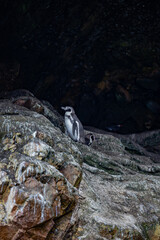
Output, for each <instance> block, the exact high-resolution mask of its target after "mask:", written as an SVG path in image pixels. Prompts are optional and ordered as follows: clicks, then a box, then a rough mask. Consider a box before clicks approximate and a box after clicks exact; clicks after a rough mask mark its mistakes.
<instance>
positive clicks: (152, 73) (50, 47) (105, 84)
mask: <svg viewBox="0 0 160 240" xmlns="http://www.w3.org/2000/svg"><path fill="white" fill-rule="evenodd" d="M0 5H1V6H0V32H1V39H0V90H1V92H2V91H11V90H14V89H18V88H24V89H28V90H30V91H31V92H33V94H34V95H35V96H36V97H37V98H39V99H45V100H47V101H49V102H50V103H51V104H52V105H53V106H54V107H55V109H57V110H58V111H59V112H60V113H61V114H62V112H61V110H60V107H61V106H63V105H70V106H73V107H74V108H75V111H76V113H77V115H78V117H79V118H80V119H81V121H82V123H83V124H84V125H88V126H94V127H96V128H101V129H104V130H110V131H116V132H120V133H124V134H127V133H134V132H143V131H148V130H153V129H158V128H160V97H159V91H160V58H159V56H160V55H159V53H160V43H159V37H158V36H159V33H160V7H159V5H157V3H156V2H154V1H153V2H150V1H138V0H134V1H132V2H131V3H129V2H128V1H120V0H116V1H102V0H101V1H97V0H95V1H92V2H90V1H86V2H85V3H83V2H78V3H75V2H74V1H67V2H66V1H51V0H47V1H42V0H36V1H34V2H33V1H31V0H26V1H23V2H21V1H18V0H17V1H12V2H10V1H1V3H0Z"/></svg>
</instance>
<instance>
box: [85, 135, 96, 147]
mask: <svg viewBox="0 0 160 240" xmlns="http://www.w3.org/2000/svg"><path fill="white" fill-rule="evenodd" d="M94 141H95V136H94V135H93V134H92V133H88V134H86V136H85V142H86V144H87V145H88V146H89V145H91V144H92V143H93V142H94Z"/></svg>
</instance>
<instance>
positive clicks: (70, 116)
mask: <svg viewBox="0 0 160 240" xmlns="http://www.w3.org/2000/svg"><path fill="white" fill-rule="evenodd" d="M61 109H63V110H64V111H65V117H64V119H65V126H66V129H67V134H68V135H69V136H70V137H71V138H72V139H73V140H74V141H76V142H80V143H84V144H85V134H84V129H83V126H82V123H81V122H80V120H79V119H78V117H77V116H76V114H75V111H74V109H73V108H72V107H69V106H66V107H61Z"/></svg>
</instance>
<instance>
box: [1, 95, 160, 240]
mask: <svg viewBox="0 0 160 240" xmlns="http://www.w3.org/2000/svg"><path fill="white" fill-rule="evenodd" d="M20 92H21V91H20ZM24 95H25V94H24ZM6 98H8V99H3V100H1V101H0V239H1V240H19V239H20V240H28V239H29V240H32V239H33V240H45V239H46V240H63V239H72V240H77V239H88V240H94V239H95V240H102V239H104V240H105V239H115V240H121V239H123V240H124V239H125V240H127V239H128V240H130V239H134V240H143V239H144V240H145V239H146V240H147V239H150V240H151V239H152V240H158V239H160V225H159V220H160V200H159V195H160V164H159V163H155V162H154V161H153V159H152V158H151V157H148V156H147V155H143V154H141V153H140V152H136V154H135V151H133V152H132V151H127V150H128V149H127V148H126V146H125V145H124V144H123V143H122V141H121V140H120V139H118V138H116V137H114V136H111V135H107V134H100V133H94V134H95V137H96V140H95V142H94V143H93V144H92V145H91V146H86V145H83V144H79V143H75V142H73V141H72V140H71V139H70V138H68V136H66V135H65V134H64V133H63V132H62V131H61V129H62V130H63V126H62V124H61V117H59V116H58V114H55V112H54V111H53V109H52V107H50V105H49V103H45V102H40V101H39V100H37V99H36V98H34V96H33V95H31V94H28V95H25V96H22V95H21V94H20V95H19V96H17V95H16V96H14V97H13V95H12V94H11V95H10V96H9V97H7V95H6ZM27 101H28V102H29V103H32V104H26V102H27ZM34 106H41V107H40V108H39V107H38V108H37V107H34ZM42 108H43V109H44V108H46V110H45V111H39V109H42ZM46 112H47V113H49V115H48V114H45V113H46ZM48 116H49V117H48ZM156 144H157V143H156Z"/></svg>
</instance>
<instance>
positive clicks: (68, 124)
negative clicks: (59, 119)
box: [65, 117, 78, 141]
mask: <svg viewBox="0 0 160 240" xmlns="http://www.w3.org/2000/svg"><path fill="white" fill-rule="evenodd" d="M65 125H66V128H67V132H68V135H69V136H70V137H71V138H72V139H73V140H74V141H77V140H78V134H77V131H73V123H72V122H71V120H70V118H68V117H65ZM73 133H74V134H73Z"/></svg>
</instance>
